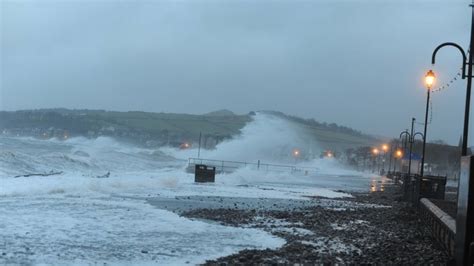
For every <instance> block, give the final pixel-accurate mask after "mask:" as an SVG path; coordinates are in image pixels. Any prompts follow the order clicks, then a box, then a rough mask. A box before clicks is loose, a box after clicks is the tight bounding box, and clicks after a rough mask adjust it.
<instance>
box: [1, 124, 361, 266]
mask: <svg viewBox="0 0 474 266" xmlns="http://www.w3.org/2000/svg"><path fill="white" fill-rule="evenodd" d="M304 143H308V140H307V136H306V135H305V133H304V132H301V131H299V129H298V128H296V127H295V126H294V125H292V124H291V123H290V122H287V121H285V120H283V119H281V118H277V117H272V116H269V115H257V116H256V117H255V118H254V121H252V122H250V123H249V124H248V125H247V126H246V127H244V128H243V129H242V134H241V135H240V136H237V137H235V138H234V139H232V140H228V141H225V142H223V143H221V144H220V145H218V146H217V148H216V149H215V150H212V151H207V150H206V151H202V153H201V154H202V156H206V157H208V158H215V159H221V160H224V159H227V160H243V161H250V162H251V161H256V160H262V161H264V162H273V163H294V162H295V161H294V160H295V159H294V158H293V157H291V155H288V154H289V151H291V149H293V148H295V147H304ZM313 145H314V146H313V147H304V149H306V152H309V151H310V150H313V149H314V151H316V149H317V145H316V143H313ZM0 148H1V149H0V213H2V219H0V229H1V230H0V237H1V238H2V239H3V240H4V242H5V243H7V244H6V245H4V246H1V245H0V250H4V251H5V252H6V253H7V255H6V256H2V257H0V264H1V263H8V262H9V259H12V261H13V262H15V263H23V264H40V263H45V264H75V263H76V264H84V263H85V262H87V263H102V262H112V263H113V264H127V263H133V264H153V263H159V264H170V263H171V264H173V263H178V264H182V263H185V262H187V261H189V262H190V263H200V262H204V260H205V259H210V258H215V257H218V256H223V255H228V254H231V253H234V252H237V251H239V250H242V249H245V248H276V247H279V246H281V245H282V244H283V243H284V241H283V240H281V239H279V238H275V237H273V236H271V235H269V234H267V233H264V232H262V231H258V230H253V229H242V228H241V229H237V228H230V227H224V226H218V225H210V224H207V223H203V222H198V221H193V220H189V219H185V218H182V217H178V216H177V215H175V214H173V213H170V212H168V211H164V210H159V209H156V208H153V207H151V206H149V205H148V204H147V203H146V202H145V201H144V200H139V199H143V198H147V197H168V198H174V197H176V196H191V195H199V196H223V197H249V198H282V199H307V197H306V196H324V197H329V198H339V197H350V195H349V194H347V193H342V192H336V190H339V189H342V190H357V189H365V190H367V189H368V188H369V184H370V178H369V177H368V176H365V175H361V174H360V173H356V172H353V171H350V170H345V169H343V168H342V167H341V166H340V165H338V164H337V162H336V161H333V160H320V159H317V160H313V161H303V160H300V161H299V162H298V165H299V166H306V167H314V168H317V169H318V171H311V172H308V173H305V172H293V173H291V172H288V171H266V170H265V169H258V170H257V169H255V168H251V167H243V168H240V169H237V170H236V171H234V172H232V173H226V174H219V175H217V176H216V183H213V184H196V183H194V176H193V175H191V174H189V173H186V171H185V167H186V161H183V160H180V159H187V158H188V157H193V156H194V154H195V152H196V150H178V149H172V148H162V149H145V148H140V147H135V146H133V145H129V144H124V143H120V142H118V141H116V140H114V139H112V138H107V137H100V138H97V139H86V138H71V139H68V140H66V141H64V140H57V139H52V140H37V139H33V138H6V137H0ZM302 149H303V148H302ZM51 170H53V171H58V172H59V171H61V172H63V173H62V174H59V175H53V176H30V177H18V178H13V176H16V175H24V174H29V173H47V172H50V171H51ZM109 172H110V177H108V178H97V177H100V176H104V175H105V174H106V173H109ZM26 247H28V248H29V250H26ZM142 250H145V252H142ZM32 252H33V253H34V254H30V253H32ZM58 254H59V255H58Z"/></svg>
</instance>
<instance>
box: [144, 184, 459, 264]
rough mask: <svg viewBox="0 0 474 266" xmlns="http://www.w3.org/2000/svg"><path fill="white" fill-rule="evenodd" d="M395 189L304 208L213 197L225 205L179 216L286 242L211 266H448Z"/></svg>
mask: <svg viewBox="0 0 474 266" xmlns="http://www.w3.org/2000/svg"><path fill="white" fill-rule="evenodd" d="M397 189H398V188H396V187H392V186H391V187H387V188H386V189H385V191H384V192H380V191H378V192H370V193H352V195H353V197H352V198H342V199H327V198H322V197H313V198H311V199H309V200H301V201H303V202H306V203H301V202H300V201H298V200H274V199H271V200H272V201H275V203H272V204H271V205H269V203H268V202H266V200H268V199H266V200H264V199H253V202H254V203H253V204H249V203H248V202H247V203H246V204H244V203H242V202H240V203H235V205H234V206H229V204H227V203H223V202H231V201H232V199H230V200H229V199H224V198H222V197H215V198H213V199H212V200H217V202H220V203H221V204H214V205H213V206H212V207H209V208H208V207H204V208H200V207H197V208H191V209H186V210H185V209H183V210H181V211H178V212H179V213H180V215H182V216H184V217H187V218H191V219H199V220H204V221H205V220H207V221H210V222H218V223H220V224H222V225H227V226H233V227H243V228H255V229H260V230H264V231H266V232H269V233H271V234H273V235H275V236H278V237H281V238H284V239H285V240H286V241H287V243H286V244H285V245H283V246H282V247H281V248H278V249H275V250H271V249H266V250H242V251H240V252H239V253H237V254H233V255H230V256H226V257H221V258H219V259H216V260H208V261H207V262H206V264H207V265H226V264H229V265H233V264H248V263H256V264H261V263H263V264H274V263H277V264H293V263H304V264H314V263H329V264H387V263H390V264H434V265H440V264H443V265H444V264H447V263H448V262H449V260H450V257H449V256H448V255H447V254H446V252H445V251H444V249H443V248H442V247H441V246H440V245H439V244H438V243H437V241H436V240H435V239H434V238H432V237H431V235H430V234H429V231H428V230H429V229H428V228H425V227H423V225H422V224H421V221H420V219H419V217H418V216H417V214H416V211H415V210H414V209H413V208H411V207H410V206H409V205H408V204H407V203H405V202H402V201H401V198H400V196H399V195H400V194H399V193H398V191H397ZM218 198H220V200H219V199H218ZM201 200H202V201H205V200H204V199H201ZM241 201H242V200H241ZM243 201H246V200H243ZM259 201H260V203H259ZM262 202H266V203H262ZM282 202H287V204H286V205H285V204H282ZM288 202H289V203H288ZM273 204H274V205H273ZM152 205H155V204H152ZM205 205H206V204H201V205H200V206H201V207H202V206H205ZM155 206H156V205H155ZM198 206H199V205H198ZM219 206H223V207H222V208H219ZM174 211H175V212H176V209H175V210H174Z"/></svg>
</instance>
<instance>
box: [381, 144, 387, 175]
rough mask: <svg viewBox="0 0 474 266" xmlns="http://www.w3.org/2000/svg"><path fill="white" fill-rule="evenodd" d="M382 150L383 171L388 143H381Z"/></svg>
mask: <svg viewBox="0 0 474 266" xmlns="http://www.w3.org/2000/svg"><path fill="white" fill-rule="evenodd" d="M382 150H383V157H382V170H383V171H384V172H385V161H386V159H387V158H386V157H387V151H388V145H387V144H383V145H382Z"/></svg>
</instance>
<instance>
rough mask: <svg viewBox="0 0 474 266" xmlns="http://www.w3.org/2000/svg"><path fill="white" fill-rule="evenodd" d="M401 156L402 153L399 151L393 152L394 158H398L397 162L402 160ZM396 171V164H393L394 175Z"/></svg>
mask: <svg viewBox="0 0 474 266" xmlns="http://www.w3.org/2000/svg"><path fill="white" fill-rule="evenodd" d="M402 156H403V152H402V151H401V150H397V151H396V152H395V158H398V161H399V162H400V159H401V158H402ZM396 170H397V164H396V162H393V172H394V173H395V172H396Z"/></svg>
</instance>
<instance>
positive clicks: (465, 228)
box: [431, 4, 474, 265]
mask: <svg viewBox="0 0 474 266" xmlns="http://www.w3.org/2000/svg"><path fill="white" fill-rule="evenodd" d="M470 7H471V37H470V43H469V51H470V52H469V59H467V56H466V53H465V52H464V50H463V49H462V48H461V46H459V45H458V44H456V43H453V42H447V43H443V44H441V45H439V46H438V47H436V49H435V50H434V51H433V55H432V56H431V63H432V64H433V65H434V64H435V58H436V53H437V52H438V50H439V49H441V48H442V47H444V46H453V47H455V48H457V49H458V50H459V52H461V55H462V76H461V78H462V79H466V78H467V84H466V105H465V111H464V130H463V137H462V148H461V156H466V155H467V139H468V129H469V110H470V104H471V86H472V78H473V76H472V66H473V53H474V4H471V5H470ZM466 66H467V75H466ZM463 160H464V158H463ZM466 161H467V159H466ZM468 166H469V164H466V165H465V166H464V168H465V169H467V168H468ZM461 167H463V166H461ZM462 169H463V168H462ZM466 171H468V173H467V174H466V175H467V176H466V177H465V178H461V179H460V181H459V186H458V203H457V204H458V211H457V217H456V239H455V250H456V252H455V260H456V264H457V265H472V264H473V262H474V254H473V253H472V252H471V251H470V250H471V242H472V240H473V238H472V235H473V232H474V226H473V221H474V206H473V204H474V203H473V202H472V199H471V198H472V195H473V194H474V183H473V181H472V180H471V178H470V176H469V170H466ZM461 172H463V171H461ZM461 180H462V181H461Z"/></svg>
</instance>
